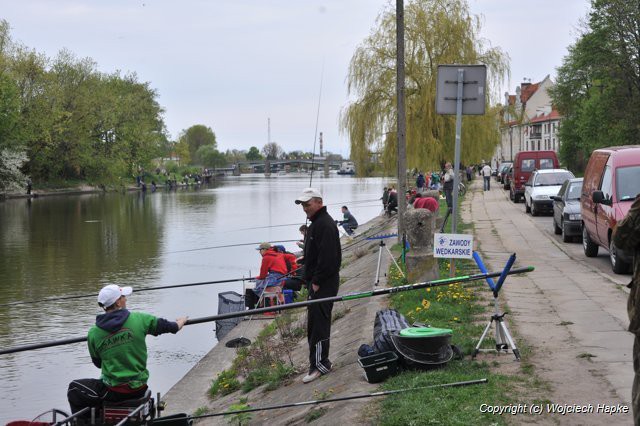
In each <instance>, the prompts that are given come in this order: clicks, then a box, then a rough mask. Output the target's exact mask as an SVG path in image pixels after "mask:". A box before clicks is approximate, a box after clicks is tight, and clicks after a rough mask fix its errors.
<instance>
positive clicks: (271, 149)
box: [262, 142, 284, 160]
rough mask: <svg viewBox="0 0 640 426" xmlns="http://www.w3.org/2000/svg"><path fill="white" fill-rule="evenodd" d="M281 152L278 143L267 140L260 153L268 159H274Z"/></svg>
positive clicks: (278, 156)
mask: <svg viewBox="0 0 640 426" xmlns="http://www.w3.org/2000/svg"><path fill="white" fill-rule="evenodd" d="M283 152H284V151H283V150H282V148H281V147H280V145H278V144H277V143H275V142H269V143H267V144H265V145H264V146H263V147H262V154H264V156H265V157H267V159H269V160H276V159H278V158H280V156H281V155H282V153H283Z"/></svg>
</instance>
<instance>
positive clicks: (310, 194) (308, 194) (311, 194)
mask: <svg viewBox="0 0 640 426" xmlns="http://www.w3.org/2000/svg"><path fill="white" fill-rule="evenodd" d="M312 198H322V194H321V193H320V191H318V190H317V189H315V188H305V189H304V191H302V194H301V195H300V196H299V197H298V198H296V204H300V203H306V202H307V201H309V200H310V199H312Z"/></svg>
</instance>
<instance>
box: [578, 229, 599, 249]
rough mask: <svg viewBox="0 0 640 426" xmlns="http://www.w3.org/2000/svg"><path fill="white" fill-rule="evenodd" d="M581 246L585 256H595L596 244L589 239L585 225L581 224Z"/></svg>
mask: <svg viewBox="0 0 640 426" xmlns="http://www.w3.org/2000/svg"><path fill="white" fill-rule="evenodd" d="M582 248H583V249H584V255H585V256H587V257H596V256H597V255H598V245H597V244H595V243H594V242H593V241H591V238H590V237H589V232H588V231H587V227H586V226H584V224H583V225H582Z"/></svg>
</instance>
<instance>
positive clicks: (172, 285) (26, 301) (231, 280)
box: [0, 277, 255, 306]
mask: <svg viewBox="0 0 640 426" xmlns="http://www.w3.org/2000/svg"><path fill="white" fill-rule="evenodd" d="M254 279H255V277H246V278H230V279H227V280H217V281H202V282H197V283H186V284H171V285H163V286H157V287H140V288H136V293H141V292H143V291H153V290H165V289H168V288H179V287H194V286H200V285H210V284H223V283H233V282H237V281H251V280H254ZM97 295H98V294H97V293H87V294H77V295H72V296H61V297H47V298H44V299H37V300H20V301H17V302H8V303H0V306H15V305H26V304H31V303H42V302H57V301H59V300H72V299H84V298H87V297H96V296H97Z"/></svg>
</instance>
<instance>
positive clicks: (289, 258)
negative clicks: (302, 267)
mask: <svg viewBox="0 0 640 426" xmlns="http://www.w3.org/2000/svg"><path fill="white" fill-rule="evenodd" d="M280 254H281V255H282V257H283V258H284V266H285V267H286V266H287V263H288V264H289V265H290V266H291V270H290V271H287V272H293V271H295V270H296V269H298V264H297V263H296V259H297V257H296V255H295V254H293V253H280Z"/></svg>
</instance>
